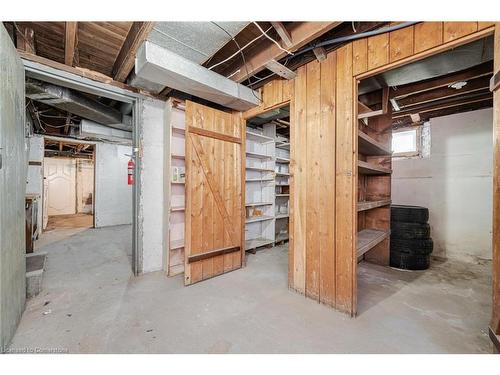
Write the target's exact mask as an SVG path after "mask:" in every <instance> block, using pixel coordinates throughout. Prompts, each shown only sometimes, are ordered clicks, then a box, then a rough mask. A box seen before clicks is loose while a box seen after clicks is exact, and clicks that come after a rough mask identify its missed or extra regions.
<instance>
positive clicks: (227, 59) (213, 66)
mask: <svg viewBox="0 0 500 375" xmlns="http://www.w3.org/2000/svg"><path fill="white" fill-rule="evenodd" d="M272 28H273V27H272V26H271V27H269V28H268V29H267V30H266V32H268V31H269V30H271V29H272ZM263 36H264V34H260V35H258V36H257V37H255V38H254V39H252V40H251V41H249V42H248V43H247V44H245V45H244V46H243V47H241V50H238V51H236V52H235V53H233V54H232V55H231V56H229V57H228V58H226V59H225V60H222V61H220V62H218V63H217V64H214V65H212V66H211V67H210V68H208V69H209V70H212V69H213V68H216V67H218V66H219V65H221V64H224V63H225V62H226V61H229V60H231V59H232V58H233V57H234V56H236V55H237V54H238V53H240V52H242V51H243V50H244V49H245V48H247V47H248V46H250V45H252V44H253V43H255V42H256V41H257V40H259V39H260V38H262V37H263Z"/></svg>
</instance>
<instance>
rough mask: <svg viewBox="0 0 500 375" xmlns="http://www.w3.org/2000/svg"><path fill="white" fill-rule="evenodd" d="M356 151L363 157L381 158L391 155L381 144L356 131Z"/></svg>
mask: <svg viewBox="0 0 500 375" xmlns="http://www.w3.org/2000/svg"><path fill="white" fill-rule="evenodd" d="M358 150H359V152H360V153H362V154H364V155H373V156H383V155H391V154H392V152H391V151H389V150H388V149H387V148H386V147H385V146H384V145H383V144H382V143H380V142H378V141H377V140H375V139H373V138H372V137H370V136H369V135H368V134H366V133H364V132H362V131H361V130H359V131H358Z"/></svg>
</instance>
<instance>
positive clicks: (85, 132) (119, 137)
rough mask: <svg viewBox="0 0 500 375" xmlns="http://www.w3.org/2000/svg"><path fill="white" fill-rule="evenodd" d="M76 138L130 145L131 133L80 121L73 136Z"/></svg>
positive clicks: (87, 121)
mask: <svg viewBox="0 0 500 375" xmlns="http://www.w3.org/2000/svg"><path fill="white" fill-rule="evenodd" d="M75 135H76V136H77V138H81V139H93V140H97V141H110V142H120V143H127V144H129V143H131V142H132V133H131V132H128V131H124V130H120V129H113V128H110V127H109V126H104V125H101V124H98V123H96V122H93V121H89V120H82V121H81V122H80V128H79V130H78V131H77V134H75Z"/></svg>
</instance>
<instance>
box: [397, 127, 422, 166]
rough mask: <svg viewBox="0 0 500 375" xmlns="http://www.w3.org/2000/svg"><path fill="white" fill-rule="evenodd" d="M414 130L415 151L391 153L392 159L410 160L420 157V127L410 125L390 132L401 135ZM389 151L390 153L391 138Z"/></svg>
mask: <svg viewBox="0 0 500 375" xmlns="http://www.w3.org/2000/svg"><path fill="white" fill-rule="evenodd" d="M412 130H415V148H416V150H415V151H406V152H393V153H392V157H394V158H412V157H421V156H422V125H412V126H405V127H403V128H399V129H396V130H393V131H392V134H396V133H403V132H408V131H412ZM391 151H392V138H391Z"/></svg>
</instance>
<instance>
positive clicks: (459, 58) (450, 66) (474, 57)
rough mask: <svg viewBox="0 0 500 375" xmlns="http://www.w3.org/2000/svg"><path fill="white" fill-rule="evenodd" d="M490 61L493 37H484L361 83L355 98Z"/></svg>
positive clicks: (491, 58)
mask: <svg viewBox="0 0 500 375" xmlns="http://www.w3.org/2000/svg"><path fill="white" fill-rule="evenodd" d="M491 60H493V37H492V36H490V37H487V38H484V39H480V40H478V41H475V42H472V43H469V44H466V45H464V46H461V47H458V48H455V49H452V50H449V51H446V52H443V53H440V54H439V55H434V56H431V57H428V58H426V59H423V60H420V61H417V62H414V63H412V64H408V65H404V66H401V67H399V68H396V69H392V70H389V71H388V72H384V73H381V74H379V75H377V76H375V77H371V78H367V79H365V80H363V81H361V83H360V85H359V90H358V92H359V94H360V95H362V94H366V93H369V92H372V91H376V90H379V89H381V88H383V87H387V86H389V87H396V86H401V85H406V84H408V83H413V82H418V81H423V80H426V79H429V78H435V77H439V76H442V75H446V74H449V73H454V72H458V71H461V70H465V69H468V68H471V67H473V66H476V65H480V64H482V63H484V62H487V61H491Z"/></svg>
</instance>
